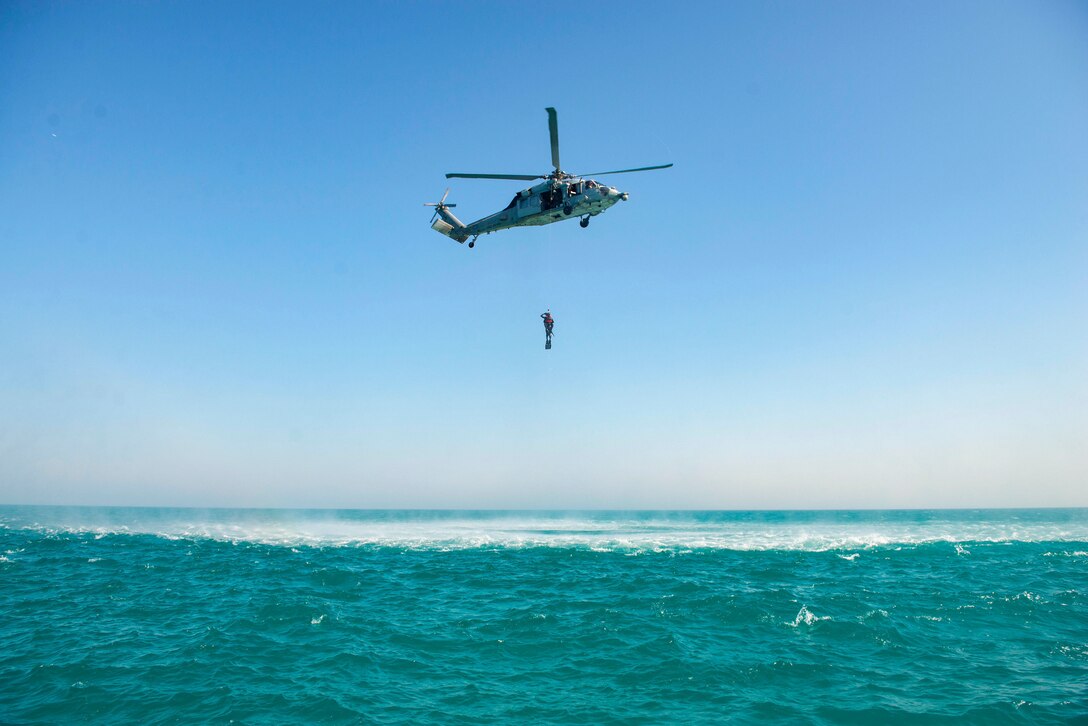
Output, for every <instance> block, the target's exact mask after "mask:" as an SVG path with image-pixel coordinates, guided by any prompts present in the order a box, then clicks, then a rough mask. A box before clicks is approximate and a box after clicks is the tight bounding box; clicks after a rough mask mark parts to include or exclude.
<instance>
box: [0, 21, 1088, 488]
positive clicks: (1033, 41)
mask: <svg viewBox="0 0 1088 726" xmlns="http://www.w3.org/2000/svg"><path fill="white" fill-rule="evenodd" d="M545 106H555V107H556V108H557V109H558V111H559V133H560V141H561V148H562V159H563V166H564V167H565V168H567V169H568V170H570V171H576V172H577V171H593V170H595V169H614V168H623V167H627V166H642V165H649V164H659V163H664V162H670V161H671V162H674V163H675V164H676V166H675V167H674V168H672V169H669V170H665V171H657V172H649V173H644V174H627V175H618V176H614V177H609V178H608V181H610V183H612V184H615V185H616V186H618V187H619V188H620V189H622V190H624V191H627V192H629V193H630V197H631V198H630V201H628V202H626V203H622V204H619V205H617V206H616V207H614V208H613V209H611V210H610V211H608V212H607V213H606V214H604V215H602V216H599V217H596V218H594V219H593V222H592V223H591V224H590V226H589V228H588V229H581V228H579V226H578V225H577V224H575V223H574V222H564V223H561V224H555V225H550V226H547V227H542V228H533V229H525V230H513V231H507V232H502V233H499V234H495V235H491V236H487V237H482V238H480V240H479V242H478V244H477V246H476V249H474V250H469V249H468V248H467V247H466V246H464V245H458V244H456V243H455V242H453V241H452V240H449V239H447V238H445V237H443V236H441V235H439V234H437V233H435V232H433V231H432V230H431V229H430V228H429V226H428V221H429V219H430V215H431V210H430V209H428V208H425V207H423V206H422V203H423V202H427V201H436V200H437V199H438V198H439V197H440V196H441V194H442V192H443V191H444V189H445V188H446V187H447V186H450V187H451V188H452V191H451V192H450V200H449V201H452V202H456V203H457V204H458V207H457V209H456V210H454V211H455V212H456V213H457V214H458V216H460V217H461V218H462V219H463V220H465V221H471V220H474V219H477V218H479V217H482V216H484V215H486V214H488V213H491V212H493V211H496V210H497V209H499V208H501V207H503V206H505V205H506V203H507V202H508V201H509V199H510V198H511V196H512V195H513V193H514V192H515V191H517V190H518V189H519V188H520V187H521V186H523V185H521V184H520V183H518V182H505V181H476V180H450V181H449V182H447V180H446V179H445V178H444V176H443V175H444V174H445V172H448V171H478V172H506V173H522V174H526V173H527V174H537V173H541V174H542V173H546V172H548V171H549V170H550V163H549V150H548V135H547V116H546V114H545V112H544V107H545ZM547 307H550V308H551V309H552V311H553V312H554V314H555V317H556V328H555V329H556V336H555V346H554V348H553V350H551V351H548V352H545V351H544V350H543V343H544V341H543V330H542V326H541V321H540V318H539V317H538V316H539V314H540V313H541V312H543V310H544V309H545V308H547ZM0 502H7V503H63V504H147V505H194V506H216V505H224V506H294V507H311V506H312V507H325V506H342V507H455V508H461V507H468V508H474V507H485V508H486V507H497V508H510V507H513V508H518V507H554V508H581V507H610V508H643V507H647V508H704V507H707V508H727V509H728V508H753V507H757V508H808V507H835V508H838V507H844V508H850V507H901V506H902V507H929V506H1084V505H1088V5H1086V4H1085V3H1083V2H1007V1H1005V0H996V1H994V0H982V1H978V2H975V1H971V0H965V1H963V2H953V3H947V2H912V3H894V2H880V3H872V2H801V1H798V2H775V3H771V2H730V3H717V2H706V3H677V4H673V3H664V4H663V3H596V2H579V3H567V4H563V3H558V4H554V3H553V4H550V5H549V4H541V3H451V2H442V3H438V2H435V3H393V2H388V3H378V2H375V3H347V2H342V3H313V2H306V3H301V2H300V3H295V4H286V3H275V2H273V3H268V2H250V3H245V2H226V3H224V2H162V3H146V2H132V3H108V2H96V3H80V2H68V3H51V2H38V1H35V2H25V3H23V2H10V0H9V1H6V2H0Z"/></svg>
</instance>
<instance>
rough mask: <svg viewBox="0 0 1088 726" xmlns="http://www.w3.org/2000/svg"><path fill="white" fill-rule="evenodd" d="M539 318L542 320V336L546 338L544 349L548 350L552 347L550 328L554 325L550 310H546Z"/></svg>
mask: <svg viewBox="0 0 1088 726" xmlns="http://www.w3.org/2000/svg"><path fill="white" fill-rule="evenodd" d="M540 317H542V318H544V335H545V336H547V337H546V340H545V342H544V349H545V350H550V349H551V347H552V326H553V325H555V321H554V320H553V319H552V311H551V308H548V310H547V311H546V312H543V313H541V314H540Z"/></svg>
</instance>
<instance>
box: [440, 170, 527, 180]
mask: <svg viewBox="0 0 1088 726" xmlns="http://www.w3.org/2000/svg"><path fill="white" fill-rule="evenodd" d="M446 178H447V179H518V180H520V181H532V180H533V179H544V178H546V177H542V176H540V175H539V174H537V175H536V176H529V175H528V174H461V173H459V172H455V173H452V174H447V175H446Z"/></svg>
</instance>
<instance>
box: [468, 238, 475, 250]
mask: <svg viewBox="0 0 1088 726" xmlns="http://www.w3.org/2000/svg"><path fill="white" fill-rule="evenodd" d="M475 246H476V240H472V241H471V242H469V243H468V248H469V249H470V250H471V249H472V248H473V247H475Z"/></svg>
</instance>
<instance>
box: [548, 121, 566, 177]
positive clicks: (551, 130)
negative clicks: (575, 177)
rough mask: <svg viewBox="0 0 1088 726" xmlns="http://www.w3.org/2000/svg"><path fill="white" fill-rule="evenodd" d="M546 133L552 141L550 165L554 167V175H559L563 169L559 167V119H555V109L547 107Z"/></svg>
mask: <svg viewBox="0 0 1088 726" xmlns="http://www.w3.org/2000/svg"><path fill="white" fill-rule="evenodd" d="M544 110H545V111H547V112H548V134H549V135H550V136H551V141H552V166H554V167H555V175H556V176H561V175H562V174H563V170H562V169H560V168H559V121H558V120H557V119H556V113H555V109H554V108H552V107H550V106H549V107H548V108H546V109H544Z"/></svg>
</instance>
